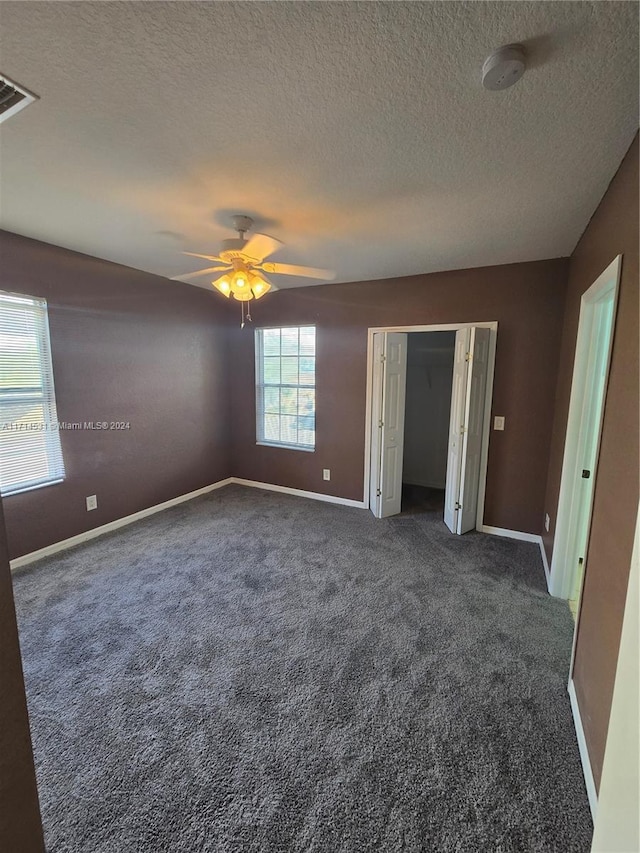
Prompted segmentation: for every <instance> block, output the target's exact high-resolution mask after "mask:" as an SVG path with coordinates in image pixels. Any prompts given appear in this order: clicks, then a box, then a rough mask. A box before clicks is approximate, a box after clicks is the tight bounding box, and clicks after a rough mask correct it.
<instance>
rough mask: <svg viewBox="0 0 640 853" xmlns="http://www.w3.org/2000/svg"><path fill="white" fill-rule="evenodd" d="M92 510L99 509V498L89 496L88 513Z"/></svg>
mask: <svg viewBox="0 0 640 853" xmlns="http://www.w3.org/2000/svg"><path fill="white" fill-rule="evenodd" d="M91 509H98V498H97V497H96V496H95V495H89V497H88V498H87V512H89V510H91Z"/></svg>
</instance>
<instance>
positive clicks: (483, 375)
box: [444, 327, 490, 533]
mask: <svg viewBox="0 0 640 853" xmlns="http://www.w3.org/2000/svg"><path fill="white" fill-rule="evenodd" d="M489 334H490V332H489V329H482V328H476V327H473V328H468V329H459V330H458V331H457V332H456V345H455V356H454V367H453V387H452V395H451V420H450V422H449V454H448V459H447V480H446V487H445V506H444V522H445V524H446V525H447V527H448V528H449V530H451V532H452V533H466V532H467V531H469V530H473V529H474V527H475V526H476V513H477V509H478V489H479V483H480V457H481V452H482V430H483V425H484V408H485V389H486V383H487V364H488V358H489Z"/></svg>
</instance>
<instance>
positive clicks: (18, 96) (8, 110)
mask: <svg viewBox="0 0 640 853" xmlns="http://www.w3.org/2000/svg"><path fill="white" fill-rule="evenodd" d="M36 98H37V95H34V94H33V93H32V92H30V91H29V90H28V89H25V88H24V86H19V85H18V84H17V83H14V82H13V80H9V78H8V77H5V76H4V74H0V122H3V121H6V120H7V119H8V118H11V116H13V115H15V114H16V113H17V112H20V110H22V109H24V108H25V107H28V106H29V104H32V103H33V102H34V101H35V100H36Z"/></svg>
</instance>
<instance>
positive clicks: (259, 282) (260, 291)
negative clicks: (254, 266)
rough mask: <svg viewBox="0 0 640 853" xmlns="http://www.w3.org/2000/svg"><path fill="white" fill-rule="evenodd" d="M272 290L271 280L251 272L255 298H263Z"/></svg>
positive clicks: (252, 290) (252, 289)
mask: <svg viewBox="0 0 640 853" xmlns="http://www.w3.org/2000/svg"><path fill="white" fill-rule="evenodd" d="M270 290H271V285H270V284H269V282H268V281H267V280H266V279H264V278H262V276H261V275H258V274H257V273H251V292H252V293H253V296H254V298H255V299H261V298H262V297H263V296H264V295H265V293H268V292H269V291H270Z"/></svg>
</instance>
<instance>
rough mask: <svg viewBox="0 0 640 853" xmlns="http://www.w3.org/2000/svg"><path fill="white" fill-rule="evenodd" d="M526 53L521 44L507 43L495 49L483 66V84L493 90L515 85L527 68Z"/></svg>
mask: <svg viewBox="0 0 640 853" xmlns="http://www.w3.org/2000/svg"><path fill="white" fill-rule="evenodd" d="M525 62H526V55H525V52H524V47H523V46H522V45H521V44H507V45H505V46H504V47H499V48H498V50H494V52H493V53H492V54H491V56H488V57H487V58H486V59H485V61H484V65H483V66H482V85H483V86H484V88H485V89H489V90H490V91H491V92H499V91H500V90H502V89H508V88H509V86H513V84H514V83H517V82H518V80H519V79H520V78H521V77H522V75H523V74H524V70H525Z"/></svg>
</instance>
